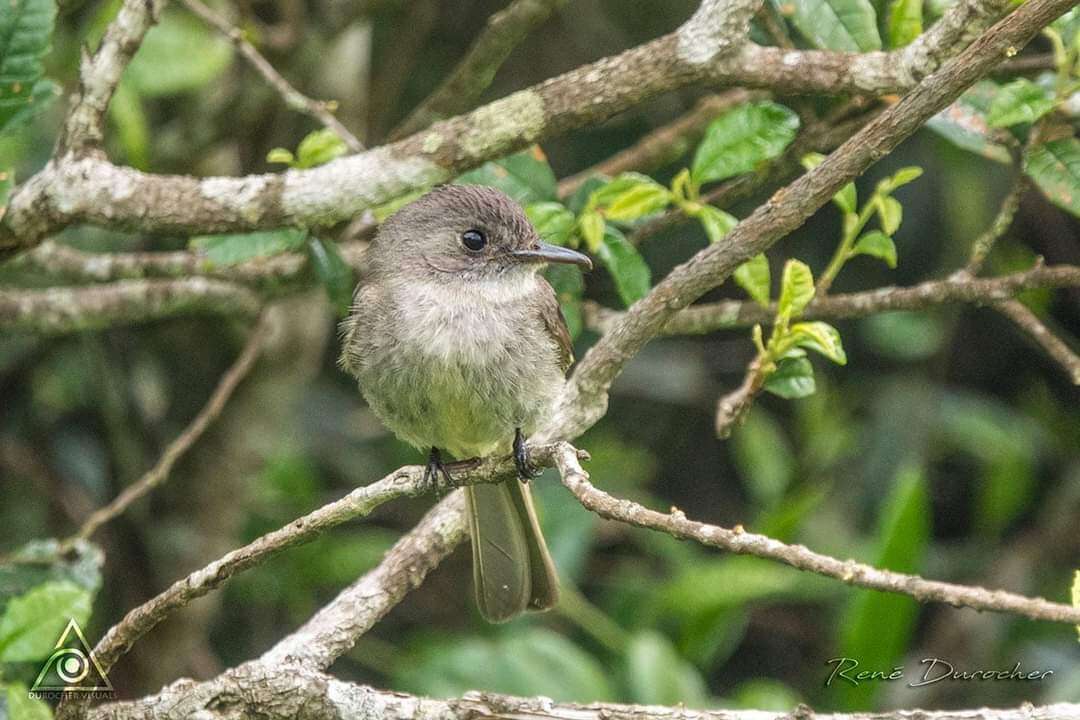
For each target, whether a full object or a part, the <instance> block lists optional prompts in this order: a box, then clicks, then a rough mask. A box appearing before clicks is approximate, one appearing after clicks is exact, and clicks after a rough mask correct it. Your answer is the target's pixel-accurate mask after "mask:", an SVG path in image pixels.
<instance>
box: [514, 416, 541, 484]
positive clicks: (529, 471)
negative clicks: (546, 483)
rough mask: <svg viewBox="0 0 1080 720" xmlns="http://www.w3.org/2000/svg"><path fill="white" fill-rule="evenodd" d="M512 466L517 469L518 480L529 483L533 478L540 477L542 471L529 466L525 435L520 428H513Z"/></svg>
mask: <svg viewBox="0 0 1080 720" xmlns="http://www.w3.org/2000/svg"><path fill="white" fill-rule="evenodd" d="M514 465H515V466H516V467H517V474H518V479H519V480H521V481H522V482H529V481H530V480H532V479H533V478H535V477H540V473H541V472H543V471H542V470H538V469H536V468H534V467H533V466H532V465H530V464H529V450H528V448H527V447H526V446H525V435H523V434H522V432H521V428H514Z"/></svg>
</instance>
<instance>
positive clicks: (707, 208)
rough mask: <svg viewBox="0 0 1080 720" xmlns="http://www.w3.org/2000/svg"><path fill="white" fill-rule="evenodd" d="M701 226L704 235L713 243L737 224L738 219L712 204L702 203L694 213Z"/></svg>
mask: <svg viewBox="0 0 1080 720" xmlns="http://www.w3.org/2000/svg"><path fill="white" fill-rule="evenodd" d="M695 215H696V216H697V219H698V220H699V221H700V222H701V226H702V227H703V228H705V235H706V236H707V237H708V238H709V242H710V243H714V242H716V241H717V240H719V239H720V238H722V237H724V236H725V235H727V234H728V233H729V232H731V229H732V228H733V227H735V226H736V225H738V224H739V219H738V218H737V217H735V216H734V215H731V214H730V213H726V212H724V211H723V210H721V209H720V208H717V207H713V206H712V205H702V206H701V208H700V209H699V210H698V212H696V213H695Z"/></svg>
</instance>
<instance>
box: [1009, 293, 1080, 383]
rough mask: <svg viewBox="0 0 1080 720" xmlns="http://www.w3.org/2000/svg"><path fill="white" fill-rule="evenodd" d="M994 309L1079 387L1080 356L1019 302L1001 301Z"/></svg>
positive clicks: (1014, 300) (1013, 300)
mask: <svg viewBox="0 0 1080 720" xmlns="http://www.w3.org/2000/svg"><path fill="white" fill-rule="evenodd" d="M994 309H995V310H997V311H998V312H999V313H1001V314H1002V315H1004V316H1005V317H1007V318H1008V319H1009V320H1010V321H1012V323H1013V324H1014V325H1016V326H1017V327H1018V328H1020V329H1021V330H1022V331H1024V333H1025V334H1026V335H1027V336H1028V337H1030V338H1031V339H1032V340H1033V341H1035V343H1036V344H1037V345H1038V346H1039V347H1040V348H1042V350H1043V352H1045V353H1046V354H1047V355H1048V356H1049V357H1050V359H1051V360H1053V361H1054V362H1056V363H1057V364H1058V365H1059V366H1061V369H1062V370H1064V371H1065V373H1066V374H1067V375H1068V376H1069V380H1071V381H1072V383H1073V385H1080V356H1078V355H1077V354H1076V353H1075V352H1073V349H1072V348H1070V347H1069V346H1068V345H1066V344H1065V341H1064V340H1062V339H1061V338H1059V337H1058V336H1057V335H1055V334H1054V333H1053V332H1052V331H1051V330H1050V328H1048V327H1046V325H1044V324H1043V322H1042V321H1041V320H1039V317H1038V316H1037V315H1036V314H1035V313H1033V312H1031V310H1030V309H1028V307H1027V305H1024V303H1022V302H1020V301H1019V300H1016V299H1012V300H1003V301H1001V302H997V303H994Z"/></svg>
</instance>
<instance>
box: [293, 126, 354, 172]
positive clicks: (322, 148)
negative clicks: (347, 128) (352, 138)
mask: <svg viewBox="0 0 1080 720" xmlns="http://www.w3.org/2000/svg"><path fill="white" fill-rule="evenodd" d="M348 152H349V146H348V145H346V144H345V141H344V140H342V139H341V138H340V137H338V134H337V133H336V132H334V131H333V130H329V129H324V130H316V131H315V132H313V133H309V134H308V135H307V137H305V138H304V139H303V140H301V141H300V145H299V146H297V148H296V161H295V164H294V165H293V167H297V168H301V169H303V168H312V167H317V166H319V165H325V164H326V163H328V162H330V161H331V160H333V159H334V158H339V157H341V156H342V155H346V154H347V153H348Z"/></svg>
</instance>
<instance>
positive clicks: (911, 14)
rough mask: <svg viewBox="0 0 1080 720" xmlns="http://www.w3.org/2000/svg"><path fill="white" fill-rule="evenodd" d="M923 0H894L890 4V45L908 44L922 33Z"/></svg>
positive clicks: (893, 46) (901, 45)
mask: <svg viewBox="0 0 1080 720" xmlns="http://www.w3.org/2000/svg"><path fill="white" fill-rule="evenodd" d="M922 6H923V0H892V2H891V3H890V4H889V47H892V48H898V47H903V46H904V45H907V44H908V43H910V42H911V41H912V40H914V39H915V38H917V37H919V35H922V31H923V17H922Z"/></svg>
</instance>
